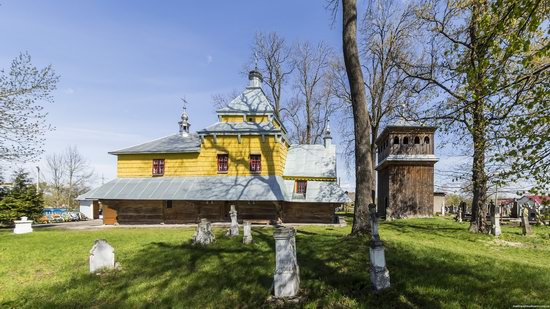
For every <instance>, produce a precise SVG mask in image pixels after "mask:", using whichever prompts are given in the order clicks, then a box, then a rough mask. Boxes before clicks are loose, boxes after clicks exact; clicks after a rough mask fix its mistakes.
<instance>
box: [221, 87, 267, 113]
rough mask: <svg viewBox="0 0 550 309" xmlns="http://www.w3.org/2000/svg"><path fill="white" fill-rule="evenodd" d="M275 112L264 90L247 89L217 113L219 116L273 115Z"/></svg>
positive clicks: (258, 88)
mask: <svg viewBox="0 0 550 309" xmlns="http://www.w3.org/2000/svg"><path fill="white" fill-rule="evenodd" d="M274 111H275V110H274V109H273V106H272V105H271V103H269V100H268V99H267V96H266V95H265V93H264V92H263V90H262V88H260V87H257V88H251V87H247V88H246V89H245V90H244V91H243V92H242V93H241V94H240V95H238V96H237V97H236V98H235V99H233V100H232V101H231V102H230V103H229V104H227V106H225V107H222V108H220V109H218V110H217V111H216V112H217V113H219V114H228V113H239V114H242V113H244V114H272V113H274Z"/></svg>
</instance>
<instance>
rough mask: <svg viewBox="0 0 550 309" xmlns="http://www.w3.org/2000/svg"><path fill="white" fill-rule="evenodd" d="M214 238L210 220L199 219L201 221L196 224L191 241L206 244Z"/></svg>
mask: <svg viewBox="0 0 550 309" xmlns="http://www.w3.org/2000/svg"><path fill="white" fill-rule="evenodd" d="M215 240H216V237H215V236H214V233H212V228H211V226H210V222H209V221H208V220H207V219H204V218H203V219H201V222H200V223H199V224H198V225H197V230H196V231H195V235H193V239H192V242H193V244H194V245H197V244H199V245H208V244H211V243H213V242H214V241H215Z"/></svg>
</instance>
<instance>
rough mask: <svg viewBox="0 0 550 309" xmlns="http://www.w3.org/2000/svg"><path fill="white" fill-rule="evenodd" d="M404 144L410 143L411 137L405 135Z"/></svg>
mask: <svg viewBox="0 0 550 309" xmlns="http://www.w3.org/2000/svg"><path fill="white" fill-rule="evenodd" d="M403 144H404V145H408V144H409V138H408V137H407V136H405V137H403Z"/></svg>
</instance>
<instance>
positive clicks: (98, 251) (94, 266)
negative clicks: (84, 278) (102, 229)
mask: <svg viewBox="0 0 550 309" xmlns="http://www.w3.org/2000/svg"><path fill="white" fill-rule="evenodd" d="M89 260H90V273H97V272H99V271H101V270H106V269H115V267H116V264H115V249H113V247H112V246H111V245H110V244H109V243H108V242H107V241H106V240H105V239H96V241H95V242H94V245H93V246H92V249H91V250H90V257H89Z"/></svg>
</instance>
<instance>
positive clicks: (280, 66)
mask: <svg viewBox="0 0 550 309" xmlns="http://www.w3.org/2000/svg"><path fill="white" fill-rule="evenodd" d="M252 52H253V55H252V57H253V58H254V60H255V62H256V64H257V66H258V70H260V72H261V73H262V75H263V77H264V83H265V84H266V85H267V86H268V89H269V91H268V95H269V96H270V97H271V100H272V101H273V105H274V106H273V107H274V109H275V115H276V116H277V117H278V118H279V119H281V109H282V105H281V104H282V103H281V102H282V100H281V98H282V94H283V87H284V85H285V84H286V83H287V82H288V80H289V78H290V75H291V74H292V71H293V70H294V61H292V58H291V49H290V47H289V46H288V44H287V43H286V42H285V40H284V39H283V38H282V37H280V36H279V35H278V34H277V33H276V32H271V33H268V34H264V33H257V34H256V39H255V42H254V47H253V50H252Z"/></svg>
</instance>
